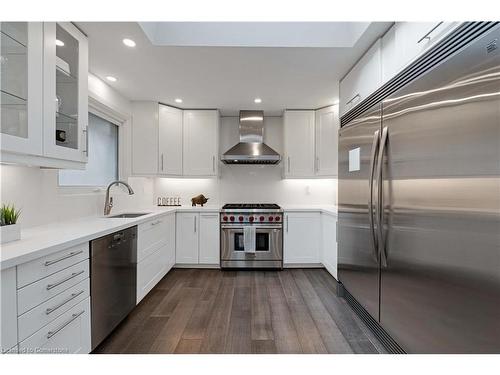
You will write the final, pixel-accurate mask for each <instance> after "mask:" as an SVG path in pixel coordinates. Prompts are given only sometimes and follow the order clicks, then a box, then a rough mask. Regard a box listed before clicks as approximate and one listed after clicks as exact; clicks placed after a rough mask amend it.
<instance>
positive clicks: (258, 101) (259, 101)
mask: <svg viewBox="0 0 500 375" xmlns="http://www.w3.org/2000/svg"><path fill="white" fill-rule="evenodd" d="M253 101H254V103H257V104H259V103H262V99H261V98H255V99H254V100H253Z"/></svg>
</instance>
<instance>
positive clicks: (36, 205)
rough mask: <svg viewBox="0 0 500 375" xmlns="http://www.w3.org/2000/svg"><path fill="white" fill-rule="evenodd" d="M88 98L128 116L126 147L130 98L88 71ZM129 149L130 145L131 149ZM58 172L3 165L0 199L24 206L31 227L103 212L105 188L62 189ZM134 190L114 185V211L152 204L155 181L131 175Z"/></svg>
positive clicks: (125, 165)
mask: <svg viewBox="0 0 500 375" xmlns="http://www.w3.org/2000/svg"><path fill="white" fill-rule="evenodd" d="M89 97H90V98H91V99H94V100H97V101H99V102H100V103H101V104H102V108H106V109H109V110H111V111H112V112H114V113H116V114H119V115H120V116H121V117H123V118H125V119H126V120H125V123H124V124H123V126H121V128H120V132H121V133H122V134H123V135H124V137H123V139H121V145H120V147H122V149H123V150H126V148H127V146H126V145H127V143H128V142H130V137H129V131H130V101H129V100H128V99H126V98H124V97H123V96H121V95H120V94H119V93H117V92H116V91H115V90H114V89H112V88H111V87H110V86H108V85H107V84H106V83H104V82H103V81H101V80H100V79H99V78H97V77H96V76H94V75H92V74H89ZM129 149H130V148H129ZM129 154H130V153H125V152H122V153H121V164H122V165H121V166H120V175H121V176H122V178H125V179H127V176H128V170H129V158H128V156H129ZM57 173H58V172H57V171H56V170H47V169H40V168H36V167H24V166H14V165H0V176H1V183H0V201H1V203H5V204H12V203H13V204H15V205H16V207H19V208H21V209H22V214H21V217H20V220H19V221H20V223H22V225H23V227H24V228H26V227H32V226H36V225H42V224H46V223H52V222H57V221H63V220H68V219H72V218H78V217H83V216H96V215H101V214H102V211H103V207H104V191H103V190H102V189H101V190H98V191H92V190H91V189H80V188H60V187H59V186H58V181H57ZM128 182H129V183H130V184H131V185H132V188H133V189H134V191H135V193H136V194H134V195H133V196H129V195H128V194H126V193H125V192H123V191H122V190H121V189H120V188H117V187H113V191H112V195H113V196H114V200H115V202H114V203H115V210H120V209H128V208H138V207H144V206H150V205H151V202H152V200H153V180H152V179H147V178H138V177H135V178H129V179H128Z"/></svg>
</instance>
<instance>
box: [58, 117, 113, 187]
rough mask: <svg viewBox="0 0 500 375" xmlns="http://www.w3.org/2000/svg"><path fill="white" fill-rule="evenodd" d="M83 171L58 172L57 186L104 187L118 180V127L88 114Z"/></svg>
mask: <svg viewBox="0 0 500 375" xmlns="http://www.w3.org/2000/svg"><path fill="white" fill-rule="evenodd" d="M87 131H88V137H89V144H88V149H89V156H88V162H87V166H86V169H85V170H61V171H59V186H106V185H108V184H109V183H110V182H111V181H115V180H117V179H118V126H117V125H115V124H113V123H111V122H109V121H106V120H104V119H102V118H100V117H98V116H96V115H94V114H92V113H89V124H88V127H87Z"/></svg>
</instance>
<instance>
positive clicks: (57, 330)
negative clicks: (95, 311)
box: [47, 310, 85, 339]
mask: <svg viewBox="0 0 500 375" xmlns="http://www.w3.org/2000/svg"><path fill="white" fill-rule="evenodd" d="M84 312H85V310H82V311H80V312H79V313H76V314H73V315H71V318H70V319H69V320H68V321H67V322H66V323H63V324H61V325H60V326H59V327H57V328H56V329H55V330H53V331H49V332H47V338H48V339H50V338H51V337H52V336H54V335H55V334H57V333H58V332H60V331H61V330H62V329H63V328H65V327H66V326H67V325H69V324H70V323H71V322H73V320H75V319H76V318H78V317H79V316H80V315H82V314H83V313H84Z"/></svg>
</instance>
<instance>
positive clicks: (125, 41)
mask: <svg viewBox="0 0 500 375" xmlns="http://www.w3.org/2000/svg"><path fill="white" fill-rule="evenodd" d="M123 44H125V45H126V46H127V47H135V42H134V41H133V40H132V39H128V38H125V39H123Z"/></svg>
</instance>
